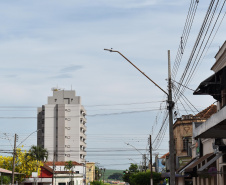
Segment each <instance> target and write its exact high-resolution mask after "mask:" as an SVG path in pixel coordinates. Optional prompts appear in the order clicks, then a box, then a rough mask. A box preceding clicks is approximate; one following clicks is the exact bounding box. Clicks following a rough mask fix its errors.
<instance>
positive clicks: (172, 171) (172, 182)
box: [104, 49, 175, 185]
mask: <svg viewBox="0 0 226 185" xmlns="http://www.w3.org/2000/svg"><path fill="white" fill-rule="evenodd" d="M104 50H106V51H110V52H116V53H118V54H119V55H121V56H122V57H123V58H124V59H126V60H127V61H128V62H129V63H130V64H131V65H132V66H133V67H135V68H136V69H137V70H138V71H139V72H140V73H141V74H142V75H144V76H145V77H146V78H147V79H148V80H149V81H151V82H152V83H153V84H155V86H157V87H158V88H159V89H160V90H161V91H162V92H164V93H165V94H166V95H167V97H168V110H169V135H170V185H175V163H174V136H173V107H174V102H173V101H172V89H171V88H172V84H171V66H170V50H168V86H169V91H168V93H167V92H166V91H164V90H163V89H162V88H161V87H160V86H159V85H158V84H157V83H155V82H154V81H153V80H152V79H151V78H149V76H147V75H146V74H145V73H144V72H143V71H141V70H140V69H139V68H138V67H137V66H136V65H134V64H133V63H132V62H131V61H130V60H129V59H128V58H126V57H125V56H124V55H123V54H122V53H120V52H119V51H117V50H113V49H104Z"/></svg>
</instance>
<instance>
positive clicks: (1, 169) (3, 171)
mask: <svg viewBox="0 0 226 185" xmlns="http://www.w3.org/2000/svg"><path fill="white" fill-rule="evenodd" d="M0 173H8V174H12V171H9V170H6V169H4V168H0ZM14 174H16V175H19V174H21V173H18V172H14Z"/></svg>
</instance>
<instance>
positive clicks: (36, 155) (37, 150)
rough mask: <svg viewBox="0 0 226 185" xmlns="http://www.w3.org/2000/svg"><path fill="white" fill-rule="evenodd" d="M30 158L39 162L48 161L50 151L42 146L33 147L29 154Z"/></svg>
mask: <svg viewBox="0 0 226 185" xmlns="http://www.w3.org/2000/svg"><path fill="white" fill-rule="evenodd" d="M28 155H29V156H31V158H32V159H35V160H38V161H46V160H47V159H48V151H47V149H45V148H42V147H41V146H39V145H38V146H34V145H33V146H31V148H30V150H29V153H28Z"/></svg>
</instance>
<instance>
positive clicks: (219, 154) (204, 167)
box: [197, 153, 224, 172]
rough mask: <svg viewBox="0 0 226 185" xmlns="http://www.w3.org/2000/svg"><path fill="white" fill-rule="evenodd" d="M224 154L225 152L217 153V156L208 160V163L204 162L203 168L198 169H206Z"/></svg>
mask: <svg viewBox="0 0 226 185" xmlns="http://www.w3.org/2000/svg"><path fill="white" fill-rule="evenodd" d="M222 155H224V153H218V154H216V156H215V157H214V158H212V159H211V160H210V161H208V162H207V163H206V164H204V165H203V166H202V167H201V168H199V169H198V170H197V171H198V172H201V171H203V170H204V169H206V168H207V167H208V166H210V165H211V164H213V163H214V162H215V161H216V160H217V159H219V158H220V157H221V156H222Z"/></svg>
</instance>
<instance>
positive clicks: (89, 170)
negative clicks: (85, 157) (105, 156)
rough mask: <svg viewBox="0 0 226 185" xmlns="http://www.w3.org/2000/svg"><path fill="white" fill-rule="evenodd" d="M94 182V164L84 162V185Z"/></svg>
mask: <svg viewBox="0 0 226 185" xmlns="http://www.w3.org/2000/svg"><path fill="white" fill-rule="evenodd" d="M94 180H95V163H94V162H86V184H90V182H93V181H94Z"/></svg>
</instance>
